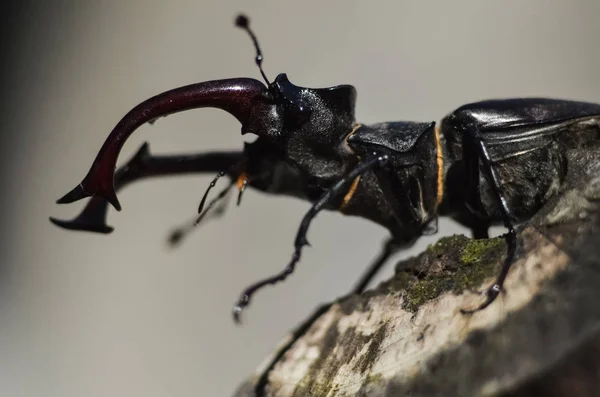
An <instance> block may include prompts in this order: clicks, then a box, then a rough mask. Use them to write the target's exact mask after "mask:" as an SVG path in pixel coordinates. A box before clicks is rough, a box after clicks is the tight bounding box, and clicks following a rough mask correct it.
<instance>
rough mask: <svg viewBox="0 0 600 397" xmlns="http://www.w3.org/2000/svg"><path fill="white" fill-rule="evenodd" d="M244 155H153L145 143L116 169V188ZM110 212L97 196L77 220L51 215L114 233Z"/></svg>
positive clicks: (211, 168)
mask: <svg viewBox="0 0 600 397" xmlns="http://www.w3.org/2000/svg"><path fill="white" fill-rule="evenodd" d="M243 156H244V155H243V153H242V152H241V151H238V152H214V153H201V154H194V155H177V156H153V155H151V154H150V152H149V150H148V144H147V143H144V144H143V145H142V146H141V147H140V148H139V150H138V151H137V153H136V154H135V155H134V156H133V157H132V158H131V159H130V160H129V161H128V162H127V163H126V164H125V165H123V166H121V167H119V169H118V170H117V171H116V173H115V189H116V190H117V191H119V190H121V189H123V188H124V187H125V186H127V185H129V184H130V183H132V182H135V181H137V180H140V179H144V178H149V177H156V176H169V175H182V174H191V173H203V172H217V171H221V170H223V169H228V168H230V167H231V166H232V165H233V164H236V163H237V162H239V161H240V160H241V159H242V158H243ZM107 212H108V202H107V201H106V200H105V199H103V198H102V197H97V196H95V197H92V198H91V199H90V201H89V202H88V203H87V205H86V206H85V208H84V209H83V211H82V212H81V213H80V214H79V215H78V216H76V217H75V218H74V219H72V220H70V221H64V220H59V219H56V218H50V221H52V223H54V224H55V225H57V226H60V227H62V228H65V229H70V230H84V231H90V232H97V233H110V232H112V230H113V228H112V227H111V226H108V225H107V224H106V214H107Z"/></svg>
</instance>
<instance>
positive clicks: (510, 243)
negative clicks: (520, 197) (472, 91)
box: [461, 122, 517, 314]
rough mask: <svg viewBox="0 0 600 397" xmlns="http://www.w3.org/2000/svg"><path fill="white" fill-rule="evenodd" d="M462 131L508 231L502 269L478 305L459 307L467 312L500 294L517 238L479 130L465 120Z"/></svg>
mask: <svg viewBox="0 0 600 397" xmlns="http://www.w3.org/2000/svg"><path fill="white" fill-rule="evenodd" d="M463 131H464V136H463V139H464V141H463V146H464V147H465V155H467V153H468V152H469V151H472V152H474V154H475V155H476V156H477V158H478V159H479V161H481V165H482V168H483V172H484V173H485V175H484V176H485V178H486V180H487V181H488V183H489V184H490V186H491V188H492V192H493V194H494V196H495V197H496V200H497V202H498V206H499V209H500V214H501V217H502V221H503V223H504V226H505V227H506V229H507V230H508V233H506V235H505V238H506V244H507V255H506V259H505V260H504V264H503V265H502V269H501V270H500V274H499V275H498V277H497V278H496V282H495V283H494V284H493V285H492V286H491V287H489V288H488V290H487V292H486V300H485V301H484V302H483V303H482V304H481V305H479V306H478V307H476V308H475V309H461V312H462V313H465V314H469V313H474V312H476V311H479V310H483V309H485V308H486V307H488V306H489V305H490V304H491V303H492V302H493V301H494V300H496V298H497V297H498V295H499V294H500V291H502V286H503V285H504V281H505V279H506V276H507V275H508V271H509V270H510V267H511V265H512V263H513V261H514V259H515V252H516V249H517V239H516V233H515V228H514V225H513V221H512V219H514V217H513V215H512V213H511V211H510V208H509V207H508V204H507V200H506V198H505V197H504V194H503V192H502V188H501V187H500V183H499V178H498V175H497V173H496V170H495V169H494V166H493V164H492V160H491V158H490V155H489V153H488V150H487V147H486V145H485V144H484V142H483V140H482V139H481V136H480V134H479V130H478V128H477V127H476V126H475V125H474V123H472V122H467V123H465V124H464V130H463ZM478 165H479V162H475V166H478Z"/></svg>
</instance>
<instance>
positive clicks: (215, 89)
mask: <svg viewBox="0 0 600 397" xmlns="http://www.w3.org/2000/svg"><path fill="white" fill-rule="evenodd" d="M236 24H237V26H238V27H240V28H242V29H244V30H246V31H247V32H248V34H249V35H250V37H251V39H252V42H253V44H254V47H255V49H256V54H257V55H256V59H255V61H256V64H257V66H258V68H259V71H260V73H261V75H262V77H263V79H264V80H265V82H266V86H265V85H264V84H263V83H262V82H260V81H258V80H255V79H251V78H233V79H225V80H215V81H207V82H203V83H197V84H192V85H188V86H184V87H180V88H176V89H173V90H170V91H166V92H164V93H161V94H159V95H157V96H154V97H152V98H150V99H148V100H146V101H144V102H142V103H140V104H139V105H137V106H136V107H134V108H133V109H132V110H131V111H129V113H127V114H126V115H125V116H124V117H123V118H122V119H121V121H119V123H118V124H117V125H116V127H115V128H114V129H113V130H112V132H111V133H110V135H109V137H108V139H107V140H106V142H105V143H104V145H103V146H102V148H101V149H100V152H99V153H98V155H97V156H96V159H95V160H94V162H93V164H92V166H91V169H90V170H89V172H88V174H87V175H86V177H85V178H84V179H83V181H82V182H81V183H80V184H79V185H77V186H76V187H75V188H74V189H73V190H71V191H70V192H69V193H67V194H66V195H65V196H63V197H62V198H60V199H59V200H58V201H57V202H58V203H60V204H63V203H71V202H74V201H77V200H80V199H82V198H84V197H88V196H92V200H91V201H90V203H88V205H87V207H86V208H85V209H84V211H83V212H82V213H81V214H80V215H79V216H78V217H77V218H75V219H74V220H71V221H61V220H57V219H52V221H53V222H54V223H55V224H57V225H59V226H61V227H64V228H68V229H76V230H88V231H95V232H103V233H107V232H110V231H111V230H112V229H111V228H110V227H109V226H107V225H106V223H105V218H106V210H107V207H108V206H107V204H106V202H105V200H106V201H108V202H109V203H110V204H112V205H113V206H114V207H115V208H116V209H117V210H120V209H121V205H120V204H119V201H118V199H117V196H116V190H115V189H120V188H121V187H122V186H124V185H125V184H127V183H129V182H132V181H134V180H136V179H140V178H143V177H149V176H154V175H167V174H182V173H191V172H218V174H217V176H216V178H215V179H214V180H213V181H212V182H211V184H210V186H209V188H208V189H207V192H206V194H205V195H204V197H203V198H202V202H201V204H200V208H199V213H200V214H201V215H200V218H199V219H198V221H199V220H200V219H201V218H202V217H203V216H204V215H205V214H206V213H207V211H208V210H209V209H210V208H211V207H213V205H214V204H215V203H216V202H217V201H218V200H220V199H221V198H223V197H224V196H225V195H226V193H227V192H228V191H229V189H230V188H231V187H232V186H237V187H238V188H239V191H240V197H239V198H241V193H242V192H243V191H244V189H245V188H246V186H250V187H252V188H255V189H258V190H260V191H263V192H267V193H271V194H280V195H288V196H295V197H298V198H302V199H305V200H308V201H310V202H311V203H312V207H311V208H310V210H309V211H308V213H307V214H306V215H305V216H304V218H303V219H302V222H301V224H300V228H299V230H298V233H297V235H296V239H295V242H294V248H295V250H294V253H293V255H292V259H291V261H290V262H289V264H288V265H287V266H286V268H285V269H284V270H283V271H282V272H281V273H279V274H276V275H274V276H273V277H270V278H267V279H265V280H262V281H260V282H257V283H256V284H253V285H251V286H250V287H249V288H248V289H246V290H245V291H244V292H243V293H242V295H241V297H240V298H239V300H238V302H237V304H236V305H235V307H234V310H233V314H234V318H235V319H236V321H238V320H239V316H240V313H241V312H242V310H243V308H244V307H246V306H247V305H248V304H249V303H250V299H251V297H252V296H253V294H254V293H255V292H256V291H257V290H259V289H260V288H262V287H263V286H265V285H268V284H274V283H276V282H279V281H282V280H284V279H285V278H286V277H287V276H288V275H290V274H291V273H292V272H293V271H294V268H295V265H296V263H297V262H298V261H299V260H300V255H301V253H302V248H303V247H304V246H306V245H308V242H307V239H306V234H307V231H308V228H309V226H310V224H311V222H312V220H313V218H314V217H315V216H316V215H317V214H318V213H319V212H320V211H321V210H323V209H328V210H337V211H340V212H342V213H344V214H347V215H354V216H360V217H363V218H366V219H369V220H371V221H373V222H376V223H378V224H380V225H382V226H384V227H385V228H387V229H388V230H389V232H390V234H391V238H390V241H389V243H388V244H386V245H385V249H384V251H383V252H382V254H381V255H380V257H379V258H378V259H377V260H376V261H375V263H374V264H373V265H371V267H370V268H369V269H368V270H367V272H366V274H365V275H364V276H363V278H362V279H361V280H360V282H359V283H358V285H357V286H356V287H355V289H354V290H353V291H354V292H357V293H359V292H362V291H363V290H364V289H365V287H366V286H367V284H368V282H369V281H370V280H371V278H372V277H373V276H374V274H375V273H376V272H377V271H378V270H379V268H380V267H381V265H382V264H383V262H384V261H385V259H387V257H389V256H390V254H391V253H392V252H393V251H395V250H396V249H399V248H401V247H404V246H406V245H409V244H411V243H412V242H414V241H415V240H416V239H417V238H418V237H419V236H421V235H423V234H429V233H434V232H435V231H436V230H437V217H438V216H450V217H452V218H454V219H456V220H458V221H459V222H460V223H462V224H463V225H466V226H467V227H469V228H470V229H471V230H472V231H473V235H474V237H475V238H487V236H488V235H487V232H488V229H489V227H490V225H492V224H494V223H500V222H502V223H503V224H504V226H505V227H506V229H507V230H508V232H507V233H506V235H505V238H506V242H507V256H506V260H505V262H504V264H503V267H502V270H501V272H500V273H499V275H498V277H497V279H496V281H495V282H494V284H493V285H492V286H491V287H490V288H489V289H488V290H487V291H486V294H485V298H484V300H483V301H482V303H481V304H480V305H479V306H478V307H476V308H473V309H464V310H463V312H465V313H468V312H473V311H476V310H481V309H483V308H485V307H486V306H488V305H489V304H491V303H492V302H493V301H494V299H495V298H496V297H497V296H498V294H499V293H500V291H501V290H502V285H503V282H504V280H505V278H506V275H507V273H508V271H509V269H510V266H511V264H512V263H513V261H514V259H515V252H516V235H515V227H514V225H515V224H518V223H520V222H523V221H525V220H527V219H529V218H531V217H532V216H533V215H534V214H535V213H536V211H538V210H539V209H540V207H541V206H542V205H543V204H544V203H545V202H546V201H547V200H548V199H549V198H550V197H552V196H553V195H555V194H556V193H557V192H558V190H559V189H560V187H561V183H562V182H563V180H564V177H565V174H566V170H567V167H568V164H567V162H566V157H565V152H566V151H567V150H570V149H575V148H585V147H597V146H599V145H600V105H598V104H593V103H584V102H575V101H567V100H557V99H545V98H516V99H504V100H487V101H482V102H476V103H471V104H468V105H464V106H462V107H460V108H458V109H457V110H455V111H454V112H452V113H450V114H449V115H448V116H446V117H445V118H443V119H442V121H441V122H440V123H439V125H438V124H436V123H435V122H410V121H397V122H385V123H378V124H374V125H363V124H360V123H356V121H355V117H354V106H355V100H356V90H355V88H354V87H353V86H350V85H340V86H334V87H330V88H319V89H314V88H305V87H300V86H296V85H294V84H292V83H291V82H290V81H289V80H288V78H287V76H286V75H285V74H279V75H278V76H277V77H276V78H275V80H274V81H273V82H270V81H269V80H268V78H267V76H266V75H265V73H264V71H263V68H262V60H263V57H262V53H261V50H260V47H259V44H258V41H257V39H256V37H255V35H254V33H253V32H252V30H251V29H250V27H249V22H248V19H247V18H246V17H244V16H239V17H238V18H237V20H236ZM202 107H214V108H219V109H222V110H225V111H226V112H228V113H230V114H231V115H233V116H234V117H235V118H236V119H237V120H238V121H239V122H240V123H241V125H242V127H241V129H242V134H253V135H256V136H257V137H258V138H257V139H256V140H255V141H254V142H252V143H249V144H248V143H247V144H245V147H244V149H243V150H242V151H232V152H220V153H204V154H200V155H195V156H190V155H188V156H170V157H153V156H151V155H150V153H149V152H148V148H147V145H144V146H143V147H142V148H141V149H140V151H139V152H138V153H137V154H136V155H135V156H134V158H133V159H132V160H131V161H130V162H129V163H127V164H126V165H125V166H123V167H121V168H120V169H118V170H117V171H116V172H115V166H116V162H117V157H118V155H119V152H120V151H121V148H122V146H123V145H124V143H125V141H126V140H127V138H128V137H129V136H130V135H131V134H132V133H133V132H134V131H135V130H136V129H137V128H138V127H139V126H141V125H142V124H144V123H146V122H152V121H153V120H154V119H156V118H158V117H163V116H166V115H169V114H172V113H176V112H181V111H184V110H189V109H196V108H202ZM222 176H228V177H229V178H230V180H231V183H230V184H229V185H228V187H227V188H226V189H225V190H223V191H222V192H221V193H220V194H218V196H217V197H216V198H215V199H213V200H212V201H210V202H209V203H208V205H205V204H206V200H207V195H208V192H209V190H210V189H211V188H212V187H214V186H215V184H216V182H217V180H218V179H219V178H220V177H222ZM239 198H238V202H239ZM205 206H206V209H205V208H204V207H205ZM198 221H197V222H198ZM197 222H196V223H197ZM184 234H185V230H180V231H179V233H176V234H175V235H173V236H172V240H173V242H175V241H177V240H179V239H180V238H181V237H182V236H183V235H184Z"/></svg>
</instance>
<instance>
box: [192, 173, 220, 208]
mask: <svg viewBox="0 0 600 397" xmlns="http://www.w3.org/2000/svg"><path fill="white" fill-rule="evenodd" d="M223 176H225V171H221V172H219V173H218V174H217V176H215V178H214V179H213V180H212V182H211V183H210V185H208V188H207V189H206V191H205V192H204V196H202V201H200V205H199V206H198V213H199V214H200V213H202V210H203V209H204V204H205V203H206V199H207V198H208V193H209V192H210V191H211V190H212V188H213V187H215V185H216V184H217V181H218V180H219V179H220V178H221V177H223Z"/></svg>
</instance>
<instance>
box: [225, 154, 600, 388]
mask: <svg viewBox="0 0 600 397" xmlns="http://www.w3.org/2000/svg"><path fill="white" fill-rule="evenodd" d="M599 200H600V154H598V153H594V152H571V153H569V173H568V175H567V179H566V184H565V185H564V188H563V190H562V192H561V194H560V195H558V196H557V197H555V198H553V199H552V200H550V202H548V203H547V205H546V206H545V207H544V208H543V209H542V210H541V211H540V212H539V213H538V214H537V215H536V216H535V217H534V218H533V219H532V220H531V221H530V222H528V223H527V224H525V225H522V226H521V227H520V228H519V232H518V241H519V248H518V250H517V256H518V260H517V261H516V262H515V263H514V264H513V267H512V270H511V272H510V273H509V276H508V278H507V281H506V284H505V292H504V293H503V294H502V295H501V296H500V297H499V298H498V299H497V301H496V302H494V303H493V304H492V305H490V306H489V307H488V308H487V309H485V310H483V311H481V312H477V313H475V314H473V315H463V314H461V313H460V309H461V308H469V307H474V306H476V305H477V304H478V303H480V302H481V301H482V299H483V297H482V295H481V292H482V291H484V290H485V288H486V287H487V286H488V285H490V284H491V283H492V282H493V279H494V275H495V274H496V273H497V272H498V269H499V267H500V264H501V262H502V259H503V257H504V255H505V250H506V245H505V243H504V239H503V238H495V239H489V240H471V239H469V238H466V237H464V236H454V237H450V238H443V239H441V240H440V241H439V242H438V243H437V244H435V245H433V246H431V247H430V248H429V249H428V250H426V251H425V252H424V253H422V254H421V255H419V256H418V257H416V258H411V259H408V260H406V261H403V262H400V263H398V265H397V267H396V275H395V277H394V278H393V279H391V280H389V281H387V282H385V283H383V284H381V285H380V286H378V287H376V288H375V289H373V290H370V291H368V292H367V293H365V294H363V295H360V296H350V297H346V298H343V299H340V300H339V301H337V302H336V303H335V304H334V305H332V306H331V307H330V309H329V310H328V311H327V312H325V313H324V314H323V315H322V316H321V317H320V318H319V319H318V321H316V322H315V323H314V325H313V326H312V327H311V328H310V329H309V331H308V332H307V333H306V334H305V335H304V336H303V337H302V338H301V339H300V340H299V341H298V342H297V343H295V344H294V345H293V347H292V348H291V349H290V350H289V351H288V352H287V354H285V355H284V357H283V358H282V359H281V361H280V362H279V363H278V364H277V365H276V367H275V368H274V370H273V371H272V372H271V373H270V376H269V383H268V386H267V392H268V393H267V395H268V396H278V397H290V396H301V397H306V396H315V397H316V396H329V397H333V396H368V397H376V396H377V397H378V396H405V395H410V396H444V397H447V396H503V397H508V396H511V397H514V396H538V395H539V396H569V397H579V396H600V354H599V353H600V266H598V265H599V262H600V260H599V258H600V211H598V209H600V201H599ZM255 381H256V376H254V377H252V378H250V379H249V380H247V381H246V383H245V384H244V385H242V386H241V387H240V389H239V390H238V392H236V394H235V395H236V397H249V396H253V395H254V393H253V383H254V382H255Z"/></svg>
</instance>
